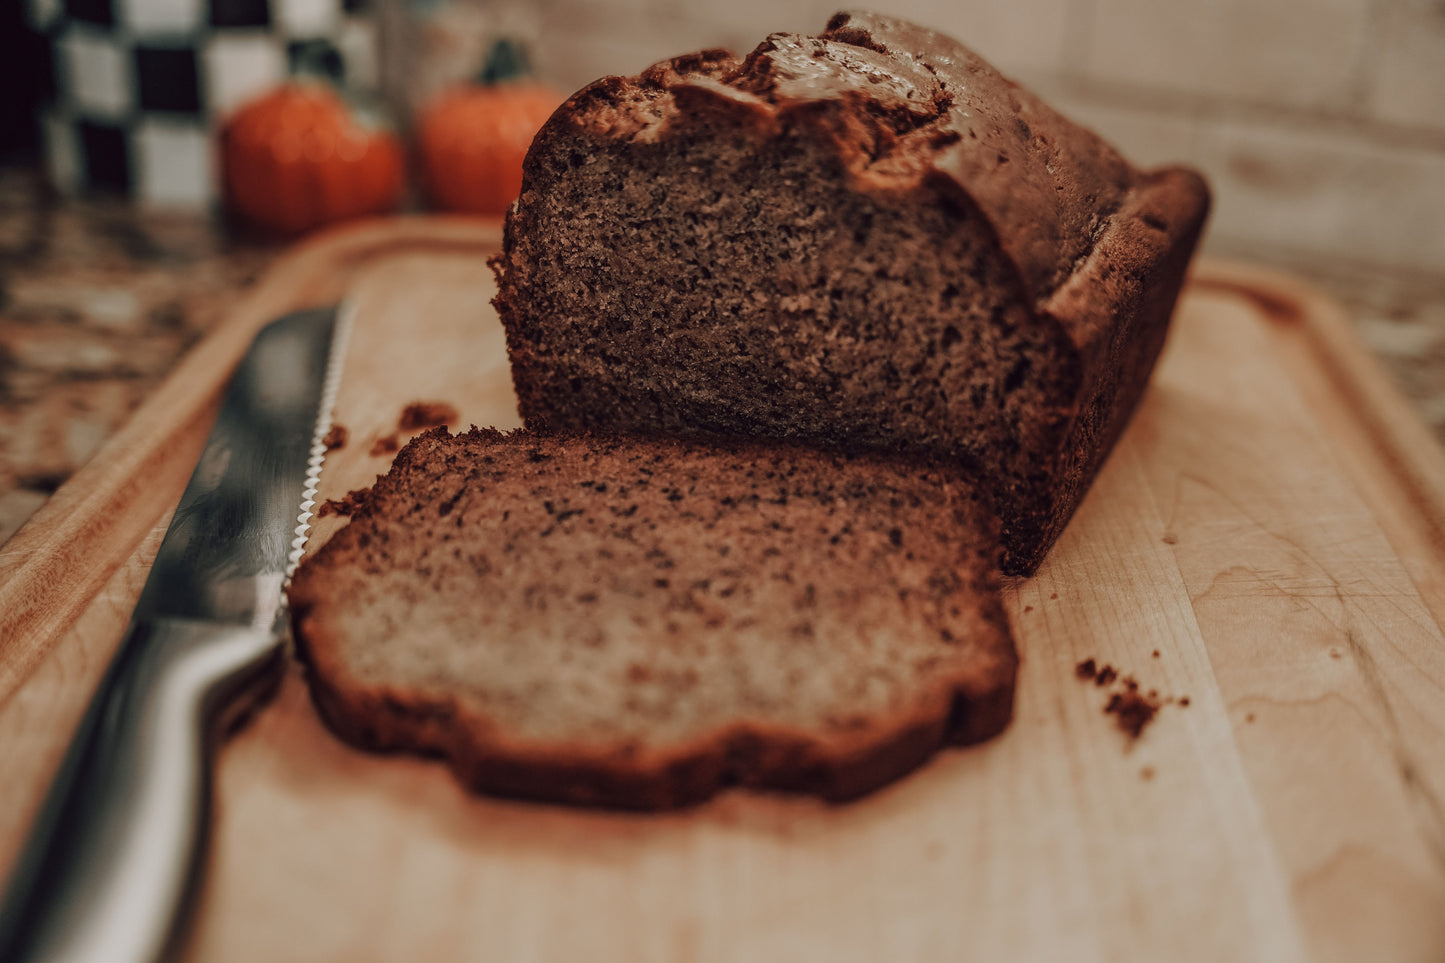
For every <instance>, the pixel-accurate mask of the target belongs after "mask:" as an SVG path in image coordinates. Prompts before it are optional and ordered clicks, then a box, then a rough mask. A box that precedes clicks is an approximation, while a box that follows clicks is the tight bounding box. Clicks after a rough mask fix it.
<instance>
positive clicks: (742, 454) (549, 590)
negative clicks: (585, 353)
mask: <svg viewBox="0 0 1445 963" xmlns="http://www.w3.org/2000/svg"><path fill="white" fill-rule="evenodd" d="M956 476H957V470H956V468H954V467H953V466H944V467H937V466H929V465H926V464H921V463H917V462H913V463H909V462H908V461H900V460H897V459H884V458H879V457H875V456H870V455H845V454H842V453H836V452H835V453H828V452H821V451H816V450H811V449H805V448H798V447H794V446H791V445H786V444H782V445H768V446H758V445H754V444H751V443H730V442H728V443H721V444H717V445H710V444H694V443H689V442H684V441H679V440H653V441H649V440H646V439H636V438H628V437H624V436H612V437H588V436H569V435H544V434H534V433H530V432H527V431H520V432H517V433H513V434H507V435H504V434H501V433H499V432H497V431H493V430H479V429H475V428H474V429H472V430H471V431H470V432H468V433H465V434H459V435H448V433H447V431H446V429H444V428H442V429H436V430H433V431H430V432H428V433H426V434H424V435H421V436H419V437H417V438H416V439H414V440H412V441H411V442H410V443H409V444H408V445H407V446H406V447H405V448H404V449H403V450H402V451H401V453H400V454H399V455H398V456H397V458H396V461H395V463H394V465H393V466H392V468H391V470H390V472H389V473H388V474H387V475H385V476H383V477H381V478H379V479H378V481H377V484H376V485H375V486H374V488H373V489H372V490H371V492H370V493H369V494H366V495H365V496H364V497H363V498H361V499H360V503H361V506H360V507H359V508H357V509H356V511H355V514H354V516H353V518H352V520H351V522H350V523H349V524H348V525H347V526H346V527H345V528H343V529H341V530H340V531H339V532H338V533H337V534H336V535H335V536H334V537H333V538H332V539H331V541H330V542H328V543H327V544H326V545H325V546H324V547H323V548H322V549H321V550H320V551H319V552H318V553H317V554H316V555H315V556H314V557H312V558H309V559H308V560H307V561H306V562H305V563H304V564H303V565H302V566H301V568H300V570H299V571H298V572H297V574H296V577H295V580H294V582H293V584H292V587H291V593H290V596H291V606H292V618H293V626H294V629H295V637H296V641H297V647H298V651H299V652H300V654H301V656H302V658H303V660H304V661H305V662H306V663H307V666H308V674H309V676H310V681H311V685H312V691H313V694H314V697H315V699H316V701H317V704H318V706H319V708H320V709H321V712H322V715H323V716H324V717H325V719H326V720H327V721H328V722H329V723H330V724H331V726H332V727H333V728H334V729H336V730H337V731H338V732H339V733H340V734H341V735H343V736H344V737H345V738H347V739H348V740H350V741H353V742H355V743H357V744H359V745H361V746H363V747H369V748H379V749H391V748H407V749H412V750H420V751H424V752H429V753H437V754H441V755H443V756H445V757H446V758H447V759H448V760H449V761H450V764H451V766H452V767H453V768H454V770H455V771H456V773H457V775H458V776H459V777H460V779H461V780H462V781H463V782H464V783H466V784H467V785H468V786H470V787H471V788H473V789H477V790H482V791H488V792H495V793H500V794H505V795H513V796H521V797H529V798H538V799H546V800H553V801H558V802H568V803H585V804H599V805H607V806H619V807H634V808H664V807H671V806H678V805H683V804H687V803H690V802H694V801H697V800H700V799H703V798H705V797H707V796H708V795H710V794H712V793H713V792H715V791H716V790H718V789H719V788H721V787H724V786H727V785H732V784H741V785H746V786H757V787H771V788H777V789H783V790H795V791H803V792H810V793H816V794H819V795H822V796H824V797H826V798H829V799H847V798H850V797H854V796H857V795H859V794H861V793H864V792H866V791H868V790H870V789H873V788H875V787H877V786H879V785H881V784H883V783H885V782H887V781H889V780H891V779H894V778H896V777H898V776H900V775H902V774H903V773H905V772H907V771H908V770H910V769H912V768H914V767H915V766H917V765H919V764H920V763H921V762H922V761H923V760H924V759H926V758H927V757H928V756H929V755H930V754H932V753H933V752H934V751H935V750H936V749H938V748H939V747H940V746H942V745H944V744H948V743H971V742H976V741H979V740H982V739H986V738H988V737H990V736H992V735H994V734H996V733H998V732H999V731H1001V730H1002V729H1003V728H1004V727H1005V726H1006V725H1007V724H1008V721H1009V718H1010V714H1011V711H1012V704H1013V686H1014V676H1015V672H1016V667H1017V657H1016V655H1015V652H1014V648H1013V643H1012V639H1011V637H1010V635H1009V630H1008V623H1007V620H1006V617H1005V615H1004V612H1003V610H1002V608H1001V605H1000V602H999V598H998V596H997V593H996V587H995V583H994V562H995V556H996V554H997V549H996V545H997V542H996V522H995V521H993V520H992V517H991V516H990V515H989V514H988V512H987V510H986V509H985V508H984V507H983V506H982V505H981V504H980V503H979V502H978V501H977V500H976V499H975V497H974V496H973V495H972V494H971V490H970V488H969V486H967V485H964V484H960V483H959V481H958V479H957V477H956Z"/></svg>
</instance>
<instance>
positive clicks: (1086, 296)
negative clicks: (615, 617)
mask: <svg viewBox="0 0 1445 963" xmlns="http://www.w3.org/2000/svg"><path fill="white" fill-rule="evenodd" d="M1208 206H1209V196H1208V191H1207V189H1206V187H1205V185H1204V183H1203V181H1201V180H1200V178H1199V177H1198V176H1197V175H1195V174H1194V173H1193V172H1191V171H1189V170H1185V169H1180V168H1170V169H1162V170H1157V171H1153V172H1147V173H1146V172H1141V171H1139V170H1137V169H1135V168H1134V167H1132V166H1131V165H1130V164H1129V163H1127V162H1126V161H1125V160H1124V159H1123V158H1121V157H1120V156H1119V154H1118V153H1116V152H1115V151H1114V150H1113V149H1112V148H1111V147H1109V146H1108V145H1107V144H1105V143H1104V142H1103V141H1101V140H1100V139H1099V138H1098V137H1096V136H1095V135H1094V134H1092V133H1091V132H1089V131H1088V130H1085V129H1083V128H1081V127H1079V126H1076V125H1075V124H1073V123H1071V122H1070V121H1068V120H1066V119H1065V118H1064V117H1062V116H1060V115H1059V114H1058V113H1056V112H1055V111H1054V110H1052V109H1050V108H1049V107H1048V106H1046V105H1045V104H1044V103H1043V102H1042V101H1040V100H1039V99H1038V98H1037V97H1036V96H1034V95H1033V94H1031V93H1029V92H1028V91H1026V90H1024V89H1022V88H1020V87H1018V86H1017V85H1016V84H1014V83H1013V82H1011V81H1009V80H1007V79H1006V78H1004V77H1003V76H1001V75H1000V74H999V73H998V72H997V71H995V70H994V69H993V68H992V67H990V66H989V65H988V64H986V63H985V62H984V61H983V60H981V59H980V58H979V57H978V56H976V55H975V54H974V53H972V52H971V51H969V50H968V49H966V48H965V47H963V46H962V45H961V44H959V43H957V42H955V41H953V40H951V39H949V38H947V37H944V36H941V35H939V34H937V33H934V32H931V31H929V30H926V29H923V28H921V27H918V26H915V25H912V24H909V23H906V22H904V21H902V20H897V19H893V18H889V17H884V16H877V15H873V14H846V13H845V14H838V15H837V16H835V17H833V19H832V20H831V21H830V22H829V23H828V25H827V28H826V29H825V30H824V31H823V32H822V33H821V34H819V35H817V36H797V35H789V34H775V35H773V36H771V37H769V38H768V39H766V40H765V41H763V43H762V44H761V45H759V46H758V47H757V48H756V49H755V50H754V51H753V52H752V53H751V54H749V55H748V56H747V57H745V58H741V59H739V58H737V57H735V56H733V55H732V54H730V53H728V52H726V51H721V50H709V51H704V52H702V53H698V54H692V55H688V56H684V57H679V58H677V59H674V60H671V61H668V62H664V63H661V64H658V65H656V66H654V67H652V68H650V69H649V70H647V71H645V72H644V73H643V74H642V75H640V76H637V77H606V78H603V79H602V80H599V81H597V82H596V83H594V84H592V85H590V86H588V87H587V88H585V89H583V90H582V91H580V92H579V93H577V94H576V95H574V96H573V97H572V98H571V99H570V100H568V101H567V102H566V103H565V104H564V105H563V106H562V107H561V108H560V109H559V110H558V111H557V113H556V114H555V115H554V116H553V117H552V118H551V120H550V121H549V122H548V123H547V124H546V125H545V127H544V128H543V129H542V131H541V132H540V134H539V135H538V136H537V138H536V140H535V141H534V143H533V145H532V149H531V151H530V153H529V154H528V156H527V160H526V165H525V177H524V184H523V190H522V194H521V197H520V199H519V201H518V202H517V204H515V205H514V207H513V208H512V210H511V211H510V212H509V214H508V216H507V220H506V237H505V244H504V250H503V253H502V254H501V255H499V256H498V257H497V258H496V259H494V262H493V266H494V269H495V270H496V272H497V278H498V281H499V294H498V296H497V298H496V306H497V308H498V310H499V312H500V314H501V318H502V321H503V323H504V325H505V327H506V331H507V339H508V348H509V351H510V355H511V360H512V367H513V376H514V381H515V385H516V389H517V394H518V396H519V399H520V406H521V412H522V414H523V416H524V418H525V419H526V423H527V424H528V425H529V426H538V427H547V428H569V429H581V428H604V429H611V430H624V431H629V430H631V431H642V432H666V433H700V434H711V435H715V436H729V435H731V436H752V437H775V438H791V439H798V440H801V441H804V442H808V443H812V444H819V445H826V446H836V447H840V448H844V449H878V450H891V451H903V452H912V453H926V454H930V455H934V456H942V457H946V458H948V459H951V460H954V461H956V462H957V463H959V464H962V465H964V466H966V467H967V468H968V469H969V470H970V471H972V472H973V473H975V474H976V476H977V477H978V478H979V480H980V484H982V485H983V487H984V488H985V489H986V491H987V493H988V494H989V495H990V497H991V498H992V500H993V501H994V503H995V505H996V508H997V511H998V512H999V513H1000V515H1001V518H1002V522H1003V541H1004V545H1005V549H1006V557H1005V561H1004V567H1005V570H1006V571H1008V572H1009V573H1029V572H1032V571H1033V570H1034V569H1035V568H1036V567H1037V565H1038V563H1039V562H1040V560H1041V559H1042V558H1043V556H1044V554H1045V553H1046V552H1047V550H1048V548H1049V546H1050V545H1052V543H1053V542H1054V540H1055V539H1056V538H1057V536H1058V534H1059V533H1060V531H1061V530H1062V529H1063V527H1064V525H1065V523H1066V522H1067V521H1068V519H1069V517H1070V516H1071V515H1072V514H1073V512H1074V509H1075V508H1076V507H1077V505H1078V503H1079V502H1080V500H1081V499H1082V498H1083V495H1084V493H1085V491H1086V489H1087V488H1088V486H1089V483H1090V482H1091V481H1092V479H1093V477H1094V475H1095V474H1096V472H1097V470H1098V468H1099V466H1100V465H1101V463H1102V461H1103V459H1104V458H1105V456H1106V455H1107V453H1108V451H1109V449H1110V448H1111V447H1112V446H1113V444H1114V442H1115V440H1116V439H1117V437H1118V436H1119V434H1120V432H1121V430H1122V428H1123V426H1124V424H1125V422H1126V421H1127V420H1128V418H1129V416H1130V414H1131V412H1132V411H1133V409H1134V407H1135V404H1136V402H1137V401H1138V399H1139V397H1140V394H1141V392H1142V390H1143V388H1144V385H1145V382H1146V381H1147V379H1148V377H1149V373H1150V370H1151V368H1152V366H1153V364H1154V360H1155V358H1156V356H1157V355H1158V353H1159V351H1160V349H1161V346H1162V344H1163V341H1164V336H1165V330H1166V328H1167V325H1168V321H1169V316H1170V313H1171V311H1172V309H1173V306H1174V302H1175V299H1176V296H1177V294H1178V292H1179V288H1180V285H1181V282H1182V280H1183V277H1184V274H1185V268H1186V266H1187V263H1188V261H1189V258H1190V255H1191V252H1192V251H1193V249H1194V246H1195V243H1196V240H1197V239H1198V236H1199V233H1200V230H1201V228H1202V225H1203V223H1204V219H1205V216H1206V212H1207V208H1208Z"/></svg>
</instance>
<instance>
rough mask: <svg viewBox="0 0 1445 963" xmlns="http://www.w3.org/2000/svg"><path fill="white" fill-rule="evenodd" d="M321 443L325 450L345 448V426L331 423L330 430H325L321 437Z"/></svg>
mask: <svg viewBox="0 0 1445 963" xmlns="http://www.w3.org/2000/svg"><path fill="white" fill-rule="evenodd" d="M321 444H322V445H323V446H324V447H325V448H326V450H327V451H335V450H336V449H338V448H345V447H346V426H345V425H332V426H331V428H330V430H329V431H327V432H326V435H325V437H323V438H322V439H321Z"/></svg>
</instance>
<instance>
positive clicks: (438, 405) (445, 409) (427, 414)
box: [396, 401, 461, 431]
mask: <svg viewBox="0 0 1445 963" xmlns="http://www.w3.org/2000/svg"><path fill="white" fill-rule="evenodd" d="M459 417H461V416H460V414H458V412H457V409H456V408H455V407H454V406H452V405H449V404H447V403H446V402H445V401H413V402H412V403H411V404H409V405H407V406H406V407H405V408H403V409H402V411H401V417H400V418H398V419H397V421H396V428H397V430H398V431H420V430H421V429H423V428H437V427H440V426H442V425H451V424H452V423H454V422H455V421H456V420H457V419H458V418H459Z"/></svg>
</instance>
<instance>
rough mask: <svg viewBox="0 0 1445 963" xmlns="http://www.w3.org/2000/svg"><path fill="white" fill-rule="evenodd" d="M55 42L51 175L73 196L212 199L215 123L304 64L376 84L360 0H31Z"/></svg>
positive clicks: (48, 148)
mask: <svg viewBox="0 0 1445 963" xmlns="http://www.w3.org/2000/svg"><path fill="white" fill-rule="evenodd" d="M29 4H30V7H29V15H30V21H31V23H32V25H33V26H34V27H35V28H36V29H37V30H40V31H41V32H42V33H44V34H45V35H46V36H47V37H48V38H49V40H50V51H51V58H52V67H53V73H54V81H55V82H54V92H53V96H52V97H51V98H50V102H49V103H48V104H47V105H46V106H45V107H43V108H42V112H41V117H40V123H41V135H42V139H43V142H44V145H45V154H46V158H47V163H48V165H49V170H50V176H51V179H52V181H54V183H55V185H56V187H57V188H59V189H60V190H62V191H65V192H67V193H77V192H82V191H86V190H91V189H100V190H108V191H118V192H121V193H124V194H127V195H130V196H132V197H135V198H137V199H139V200H141V201H144V202H148V203H153V204H157V205H167V206H177V207H200V206H204V205H206V204H208V203H210V202H211V201H212V200H214V199H215V198H216V196H217V192H218V182H217V175H216V169H217V165H216V162H215V157H214V143H213V136H212V133H213V130H214V128H215V126H216V124H217V122H218V121H219V120H220V119H221V118H223V117H225V116H226V114H227V113H228V112H230V111H231V110H233V109H234V108H235V107H237V106H239V105H240V104H241V103H243V102H245V101H246V100H247V99H249V98H251V97H253V96H255V95H257V94H259V93H262V92H264V91H265V90H267V89H268V88H270V87H271V86H273V85H274V84H276V83H277V82H278V81H280V80H281V79H283V78H285V77H286V76H288V75H289V74H292V73H296V72H299V71H303V70H304V72H309V73H315V72H317V71H318V70H319V71H323V72H326V73H329V74H330V75H331V76H332V77H333V78H334V79H336V80H337V81H339V82H341V83H343V84H344V85H345V86H347V87H348V88H350V89H353V90H361V91H368V92H374V91H375V89H376V87H377V83H378V79H377V57H376V32H375V26H374V23H373V21H372V19H371V17H370V16H369V15H368V12H367V10H366V9H365V0H29Z"/></svg>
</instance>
